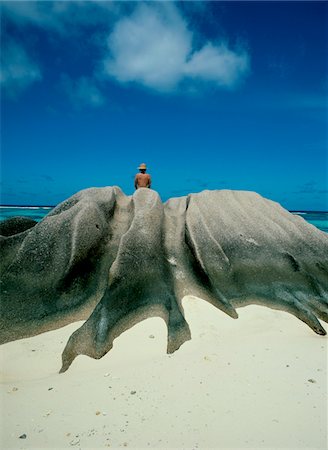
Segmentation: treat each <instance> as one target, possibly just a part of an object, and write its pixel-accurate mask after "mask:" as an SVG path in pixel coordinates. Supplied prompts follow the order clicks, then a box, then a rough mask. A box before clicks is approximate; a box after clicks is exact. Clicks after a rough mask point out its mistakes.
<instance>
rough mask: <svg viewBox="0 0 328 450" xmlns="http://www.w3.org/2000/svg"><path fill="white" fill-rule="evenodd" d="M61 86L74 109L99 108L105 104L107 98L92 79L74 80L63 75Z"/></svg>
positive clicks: (81, 78)
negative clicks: (84, 107)
mask: <svg viewBox="0 0 328 450" xmlns="http://www.w3.org/2000/svg"><path fill="white" fill-rule="evenodd" d="M61 85H62V88H63V90H64V91H65V92H66V94H67V95H68V98H69V99H70V101H71V103H72V104H73V106H74V107H76V108H77V109H79V108H80V107H83V106H92V107H99V106H102V105H103V104H104V103H105V97H104V96H103V94H102V93H101V91H100V90H99V89H98V87H97V86H96V84H95V83H94V81H93V79H92V78H89V77H80V78H78V79H77V80H73V79H72V78H70V77H69V76H68V75H62V80H61Z"/></svg>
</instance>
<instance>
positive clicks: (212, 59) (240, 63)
mask: <svg viewBox="0 0 328 450" xmlns="http://www.w3.org/2000/svg"><path fill="white" fill-rule="evenodd" d="M248 68H249V58H248V55H247V53H245V52H240V53H236V52H233V51H232V50H229V49H228V48H227V47H226V45H225V44H220V45H219V46H217V47H215V46H213V45H212V44H207V45H205V46H204V47H203V48H202V49H201V50H199V51H198V52H195V53H194V54H193V55H192V57H191V58H190V60H189V61H188V62H187V64H186V66H185V74H186V75H188V76H190V77H193V78H200V79H203V80H208V81H213V82H215V83H217V84H218V85H220V86H226V87H229V86H233V85H235V84H236V83H237V82H238V81H239V79H240V77H241V76H243V75H245V74H246V73H247V71H248Z"/></svg>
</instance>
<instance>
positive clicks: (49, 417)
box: [0, 298, 328, 450]
mask: <svg viewBox="0 0 328 450" xmlns="http://www.w3.org/2000/svg"><path fill="white" fill-rule="evenodd" d="M184 307H185V314H186V318H187V321H188V322H189V325H190V328H191V332H192V340H191V341H189V342H187V343H185V344H184V345H183V346H182V347H181V348H180V350H178V351H177V352H176V353H174V354H173V355H167V354H166V353H165V349H166V326H165V324H164V322H163V321H162V320H161V319H148V320H146V321H144V322H142V323H140V324H138V325H136V326H135V327H133V328H132V329H131V330H129V331H127V332H125V333H124V334H123V335H121V336H120V337H119V338H118V339H116V341H115V342H114V348H113V349H112V351H111V352H110V353H109V354H107V355H106V356H105V357H104V358H102V359H101V360H99V361H96V360H93V359H90V358H88V357H85V356H80V357H78V358H77V359H76V360H75V361H74V363H73V365H72V366H71V368H70V369H69V370H68V372H66V373H64V374H61V375H59V374H58V370H59V368H60V363H61V361H60V358H61V352H62V350H63V348H64V346H65V343H66V341H67V339H68V337H69V336H70V334H71V333H72V332H73V331H74V330H75V329H76V328H78V327H79V326H80V324H81V322H80V323H75V324H72V325H69V326H67V327H65V328H62V329H60V330H56V331H52V332H49V333H45V334H42V335H40V336H36V337H33V338H29V339H24V340H20V341H16V342H11V343H9V344H6V345H3V346H1V347H0V355H1V362H2V372H1V438H0V444H1V447H2V449H13V448H15V449H25V448H29V449H43V450H44V449H47V448H53V449H57V450H60V449H66V448H76V449H78V448H81V449H89V448H90V449H101V448H108V447H110V448H122V447H130V448H137V449H154V448H164V449H173V448H174V449H197V448H198V449H201V450H204V449H207V448H215V449H223V448H229V449H239V448H240V449H242V448H251V449H256V448H266V449H280V448H288V449H301V448H309V449H326V448H327V341H328V340H327V338H325V337H320V336H317V335H315V334H314V333H313V332H312V331H311V330H310V329H309V328H308V327H307V326H306V325H304V324H303V323H302V322H300V321H298V320H297V319H295V318H294V317H292V316H290V315H288V314H286V313H283V312H278V311H272V310H269V309H266V308H263V307H259V306H248V307H246V308H243V309H239V310H238V312H239V316H240V317H239V319H238V320H233V319H231V318H229V317H228V316H226V315H224V314H223V313H222V312H220V311H218V310H216V309H215V308H214V307H212V306H211V305H209V304H207V303H206V302H204V301H201V300H198V299H195V298H188V299H185V301H184Z"/></svg>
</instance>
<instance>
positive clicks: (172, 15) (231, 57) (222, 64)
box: [103, 3, 249, 91]
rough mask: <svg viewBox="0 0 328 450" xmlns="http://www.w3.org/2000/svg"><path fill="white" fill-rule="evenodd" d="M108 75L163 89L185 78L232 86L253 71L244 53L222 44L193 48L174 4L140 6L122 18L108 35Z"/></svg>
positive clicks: (106, 60)
mask: <svg viewBox="0 0 328 450" xmlns="http://www.w3.org/2000/svg"><path fill="white" fill-rule="evenodd" d="M107 45H108V55H107V56H106V57H105V58H104V61H103V68H104V73H105V74H106V75H107V76H109V77H112V78H115V79H116V80H117V81H119V82H122V83H126V82H135V83H140V84H142V85H144V86H147V87H149V88H153V89H156V90H159V91H170V90H173V89H175V88H176V87H177V86H178V84H179V83H180V82H181V81H183V80H194V81H195V80H196V81H197V80H199V81H209V82H212V83H215V84H216V85H218V86H221V87H232V86H234V85H236V84H237V83H238V81H239V80H240V79H241V78H243V77H244V76H245V75H246V74H247V72H248V69H249V57H248V54H247V53H246V52H245V51H240V52H236V51H233V50H231V49H229V48H228V46H227V45H226V44H224V43H219V44H217V45H214V44H212V43H210V42H209V43H207V44H206V45H205V46H204V47H202V48H201V49H199V50H198V49H195V48H193V34H192V32H191V31H190V30H189V29H188V25H187V23H186V21H185V20H184V19H183V18H182V16H181V15H180V13H179V11H178V9H177V8H176V7H175V6H174V5H173V4H168V3H164V4H163V3H162V4H159V5H158V4H156V5H152V6H148V5H145V4H142V5H139V6H137V7H136V9H135V11H134V12H133V13H132V15H131V16H129V17H124V18H122V19H121V20H119V21H118V22H117V23H116V24H115V27H114V29H113V31H112V33H111V34H110V36H109V38H108V42H107Z"/></svg>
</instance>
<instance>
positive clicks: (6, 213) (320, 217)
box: [0, 206, 328, 233]
mask: <svg viewBox="0 0 328 450" xmlns="http://www.w3.org/2000/svg"><path fill="white" fill-rule="evenodd" d="M52 209H53V206H0V220H5V219H9V218H10V217H14V216H24V217H29V218H31V219H34V220H36V221H37V222H39V221H40V220H41V219H43V218H44V217H45V216H46V215H47V214H48V213H49V212H50V211H51V210H52ZM292 213H293V214H297V215H299V216H301V217H303V219H305V220H306V221H307V222H309V223H311V224H312V225H314V226H316V227H317V228H319V230H322V231H325V232H326V233H328V212H323V211H294V212H293V211H292Z"/></svg>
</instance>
